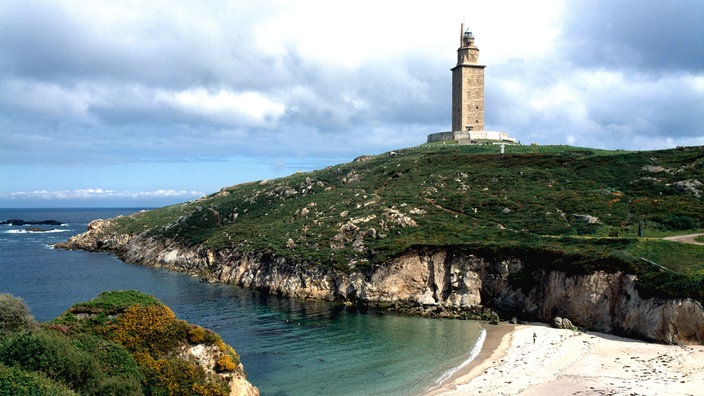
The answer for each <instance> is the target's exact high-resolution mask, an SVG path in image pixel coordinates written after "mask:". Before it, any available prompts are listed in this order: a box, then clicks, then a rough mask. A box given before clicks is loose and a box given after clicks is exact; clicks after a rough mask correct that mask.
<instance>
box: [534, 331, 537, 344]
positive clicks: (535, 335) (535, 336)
mask: <svg viewBox="0 0 704 396" xmlns="http://www.w3.org/2000/svg"><path fill="white" fill-rule="evenodd" d="M536 338H538V335H537V334H535V333H533V344H535V339H536Z"/></svg>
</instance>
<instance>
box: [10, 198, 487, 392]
mask: <svg viewBox="0 0 704 396" xmlns="http://www.w3.org/2000/svg"><path fill="white" fill-rule="evenodd" d="M137 210H138V209H0V221H2V220H8V219H23V220H35V221H41V220H58V221H59V222H61V223H62V224H61V225H60V226H52V225H37V226H27V225H25V226H11V225H0V293H10V294H13V295H15V296H17V297H21V298H22V299H24V301H25V302H26V303H27V305H28V306H29V308H30V310H31V312H32V314H33V315H34V317H35V318H37V319H38V320H41V321H46V320H51V319H53V318H55V317H57V316H58V315H59V314H61V313H62V312H63V311H65V310H66V309H68V308H69V307H70V306H71V305H72V304H75V303H77V302H81V301H87V300H89V299H91V298H94V297H96V296H97V295H98V293H100V292H101V291H105V290H126V289H133V290H139V291H142V292H145V293H148V294H151V295H154V296H156V297H157V298H159V299H160V300H161V301H162V302H164V303H165V304H166V305H168V306H169V307H170V308H171V309H172V310H173V311H174V313H176V315H177V316H178V317H179V318H181V319H185V320H187V321H189V322H191V323H195V324H198V325H200V326H203V327H206V328H209V329H212V330H214V331H216V332H217V333H219V334H220V335H221V336H222V338H223V339H224V340H225V342H227V343H228V344H230V345H232V346H233V347H234V348H235V350H236V351H237V352H238V353H239V354H240V357H241V361H242V363H243V364H244V366H245V370H246V371H247V378H248V380H249V381H250V382H251V383H253V384H254V385H255V386H257V387H258V388H259V390H260V392H261V394H262V395H282V396H283V395H292V396H293V395H333V394H334V395H380V394H384V395H414V394H421V393H423V392H424V391H427V390H428V389H430V388H432V387H434V386H437V385H438V384H439V383H440V382H442V381H443V380H445V379H447V378H448V377H449V375H450V374H451V373H452V372H454V371H455V370H457V369H458V368H459V367H461V366H462V365H464V364H466V363H468V362H469V361H470V360H471V359H472V358H473V356H474V355H476V353H477V352H478V349H479V347H480V346H481V341H482V340H483V337H484V334H485V333H484V330H483V329H482V326H481V324H480V323H478V322H472V321H460V320H450V319H427V318H418V317H408V316H403V315H396V314H391V313H383V314H380V313H378V312H374V311H366V310H363V309H359V308H355V307H346V306H344V305H341V304H334V303H328V302H321V301H318V302H315V301H301V300H297V299H291V298H281V297H275V296H270V295H267V294H265V293H261V292H258V291H255V290H249V289H243V288H240V287H237V286H233V285H223V284H207V283H204V282H201V281H200V280H199V279H197V278H194V277H191V276H188V275H185V274H181V273H176V272H171V271H168V270H163V269H154V268H147V267H142V266H138V265H132V264H126V263H124V262H122V261H120V260H119V259H117V258H115V257H114V256H112V255H109V254H104V253H89V252H83V251H66V250H60V249H52V248H51V244H53V243H56V242H60V241H64V240H66V239H68V238H69V237H70V236H72V235H75V234H78V233H80V232H83V231H85V230H86V227H87V225H88V223H89V222H90V221H91V220H93V219H97V218H103V219H104V218H111V217H115V216H117V215H120V214H129V213H133V212H135V211H137ZM28 227H37V228H41V229H42V230H45V231H42V232H36V231H28V230H27V228H28Z"/></svg>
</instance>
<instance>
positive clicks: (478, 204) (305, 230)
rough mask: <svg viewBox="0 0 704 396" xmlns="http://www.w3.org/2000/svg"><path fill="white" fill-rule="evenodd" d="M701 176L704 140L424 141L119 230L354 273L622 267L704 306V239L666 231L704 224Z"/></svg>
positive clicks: (252, 186) (125, 223)
mask: <svg viewBox="0 0 704 396" xmlns="http://www.w3.org/2000/svg"><path fill="white" fill-rule="evenodd" d="M703 181H704V147H685V148H677V149H671V150H662V151H642V152H628V151H604V150H595V149H586V148H575V147H567V146H508V147H506V153H505V154H499V148H498V147H496V146H491V145H484V146H465V145H447V146H445V145H424V146H421V147H417V148H412V149H404V150H399V151H396V152H390V153H385V154H381V155H377V156H371V157H369V156H364V157H360V158H358V159H357V160H355V161H354V162H351V163H346V164H341V165H337V166H331V167H328V168H325V169H322V170H318V171H313V172H307V173H297V174H294V175H291V176H288V177H284V178H280V179H274V180H267V181H260V182H253V183H246V184H240V185H236V186H232V187H227V188H223V189H222V190H221V191H219V192H217V193H215V194H212V195H209V196H207V197H204V198H202V199H200V200H197V201H193V202H188V203H184V204H180V205H175V206H170V207H165V208H161V209H157V210H152V211H149V212H143V213H140V214H137V215H134V216H130V217H124V218H121V219H119V220H118V221H117V222H116V223H115V224H116V230H115V231H118V232H127V233H146V234H148V235H159V236H162V237H165V238H172V239H175V240H178V241H180V242H181V243H183V244H186V245H191V246H194V245H203V246H205V247H207V248H210V249H215V250H217V249H225V248H227V249H236V250H237V251H238V252H240V253H242V254H245V253H248V252H254V253H257V254H264V255H270V256H276V257H285V258H286V259H287V262H288V263H290V264H295V265H299V266H317V267H326V268H329V267H334V268H337V269H339V270H343V271H347V272H360V271H361V272H366V273H369V272H370V271H371V270H372V269H373V268H374V267H375V266H378V265H383V264H384V263H385V262H387V261H388V260H389V259H390V258H392V257H395V256H398V255H400V254H402V253H404V252H406V251H408V250H410V249H423V250H434V249H453V250H461V251H466V252H470V253H474V254H482V255H485V256H492V257H497V256H498V257H509V256H510V257H519V258H521V259H522V260H524V261H525V262H526V263H527V264H529V265H533V266H536V267H537V266H540V267H545V268H554V269H561V270H566V271H570V272H585V271H586V272H589V271H593V270H596V269H604V270H607V271H616V270H624V271H627V272H631V273H635V274H638V275H639V277H640V281H639V288H640V290H641V291H643V292H645V293H646V294H648V293H650V294H654V295H662V296H690V297H694V298H697V299H699V300H704V298H702V296H703V293H704V292H703V291H702V290H704V282H703V280H704V246H701V245H693V244H684V243H680V242H672V241H665V240H663V239H662V237H664V236H668V235H677V234H688V233H695V232H697V231H703V230H704V197H703V195H704V185H703V184H702V182H703ZM639 229H640V233H641V235H642V236H641V237H639ZM653 263H656V264H657V265H659V266H662V267H665V268H667V269H668V270H663V269H662V268H660V267H658V266H656V265H654V264H653Z"/></svg>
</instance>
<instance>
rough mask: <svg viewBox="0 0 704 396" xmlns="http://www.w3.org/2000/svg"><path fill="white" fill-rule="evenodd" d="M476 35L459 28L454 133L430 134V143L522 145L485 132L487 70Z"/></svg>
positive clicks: (500, 134) (505, 135)
mask: <svg viewBox="0 0 704 396" xmlns="http://www.w3.org/2000/svg"><path fill="white" fill-rule="evenodd" d="M485 67H486V66H485V65H480V64H479V48H477V46H476V45H474V36H473V35H472V32H470V31H469V30H464V24H462V25H461V26H460V47H459V48H458V49H457V66H455V67H453V68H452V131H450V132H437V133H431V134H430V135H428V143H435V142H443V144H445V143H446V142H455V143H458V144H519V143H518V139H515V138H512V137H511V136H509V134H508V133H506V132H498V131H485V130H484V68H485Z"/></svg>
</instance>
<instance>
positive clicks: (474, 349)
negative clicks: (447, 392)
mask: <svg viewBox="0 0 704 396" xmlns="http://www.w3.org/2000/svg"><path fill="white" fill-rule="evenodd" d="M485 339H486V329H482V331H481V332H480V333H479V337H478V338H477V342H476V343H475V344H474V347H472V350H471V351H469V356H468V357H467V359H465V360H464V361H463V362H462V363H460V364H459V365H458V366H456V367H453V368H451V369H449V370H447V371H446V372H444V373H443V374H442V375H441V376H440V377H439V378H438V379H436V380H435V386H433V387H432V388H430V389H428V391H431V390H433V389H436V388H438V387H440V385H442V384H443V382H445V381H447V380H448V379H450V377H452V375H453V374H455V373H456V372H458V371H460V370H462V368H463V367H465V366H466V365H468V364H469V363H470V362H471V361H472V360H474V359H475V358H476V357H477V355H479V352H480V351H481V350H482V346H483V345H484V340H485Z"/></svg>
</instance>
